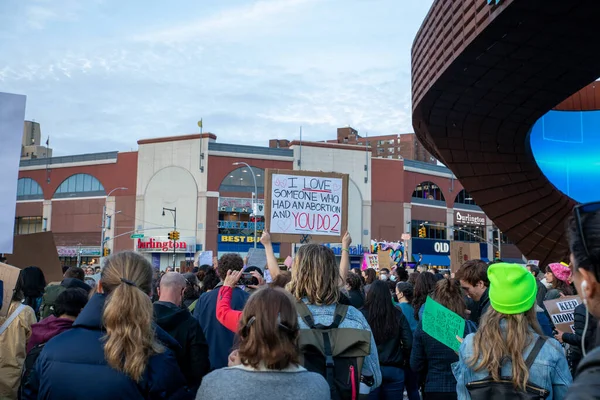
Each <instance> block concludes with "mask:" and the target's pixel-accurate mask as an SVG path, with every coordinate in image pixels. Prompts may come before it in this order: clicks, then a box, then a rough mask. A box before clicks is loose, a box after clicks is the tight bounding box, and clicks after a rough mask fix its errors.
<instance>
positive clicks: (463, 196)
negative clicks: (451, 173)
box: [454, 189, 476, 206]
mask: <svg viewBox="0 0 600 400" xmlns="http://www.w3.org/2000/svg"><path fill="white" fill-rule="evenodd" d="M454 203H456V204H470V205H472V206H474V205H476V204H475V202H474V201H473V198H472V197H471V195H470V194H469V192H467V191H466V190H465V189H463V190H461V191H460V192H458V194H457V195H456V199H454Z"/></svg>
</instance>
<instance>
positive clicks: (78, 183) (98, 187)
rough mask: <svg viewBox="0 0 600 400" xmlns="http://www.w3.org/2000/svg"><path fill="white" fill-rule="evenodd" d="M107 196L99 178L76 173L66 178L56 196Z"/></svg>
mask: <svg viewBox="0 0 600 400" xmlns="http://www.w3.org/2000/svg"><path fill="white" fill-rule="evenodd" d="M94 196H106V192H105V191H104V186H102V184H101V183H100V181H99V180H98V179H96V178H95V177H93V176H92V175H88V174H75V175H71V176H70V177H68V178H67V179H65V180H64V181H63V182H62V183H61V184H60V186H59V187H58V189H56V192H55V193H54V197H55V198H68V197H94Z"/></svg>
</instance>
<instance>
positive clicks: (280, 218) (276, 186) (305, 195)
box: [270, 174, 342, 236]
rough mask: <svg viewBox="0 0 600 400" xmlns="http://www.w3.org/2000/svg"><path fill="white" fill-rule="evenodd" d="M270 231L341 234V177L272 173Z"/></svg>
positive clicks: (303, 233)
mask: <svg viewBox="0 0 600 400" xmlns="http://www.w3.org/2000/svg"><path fill="white" fill-rule="evenodd" d="M272 182H273V186H272V187H271V199H270V200H271V204H270V205H271V209H270V217H271V226H270V232H271V233H286V234H297V235H328V236H339V235H340V234H341V230H342V179H340V178H321V177H309V176H293V175H282V174H273V181H272Z"/></svg>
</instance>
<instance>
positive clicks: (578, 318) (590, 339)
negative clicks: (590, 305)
mask: <svg viewBox="0 0 600 400" xmlns="http://www.w3.org/2000/svg"><path fill="white" fill-rule="evenodd" d="M585 314H586V308H585V305H583V304H580V305H578V306H577V307H575V310H574V318H575V321H574V322H573V325H574V329H575V333H564V334H563V342H565V343H568V344H570V345H571V346H572V347H571V348H570V350H569V362H570V364H571V365H572V366H573V368H575V367H577V364H579V361H581V356H582V355H583V354H582V353H581V336H583V328H584V327H585ZM597 326H598V320H597V319H596V318H594V316H592V315H591V314H590V320H589V323H588V329H587V331H586V334H585V349H586V351H591V350H592V349H593V348H594V347H595V346H596V343H595V342H596V327H597Z"/></svg>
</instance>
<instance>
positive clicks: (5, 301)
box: [0, 263, 21, 317]
mask: <svg viewBox="0 0 600 400" xmlns="http://www.w3.org/2000/svg"><path fill="white" fill-rule="evenodd" d="M19 273H21V270H20V269H19V268H17V267H13V266H11V265H7V264H2V263H0V281H2V284H3V286H4V290H3V293H2V309H0V317H6V316H7V315H8V308H9V307H10V300H11V299H12V295H13V291H14V290H15V286H16V284H17V279H19Z"/></svg>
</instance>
